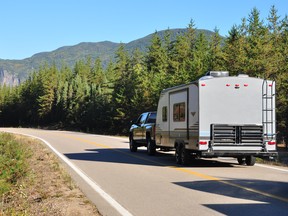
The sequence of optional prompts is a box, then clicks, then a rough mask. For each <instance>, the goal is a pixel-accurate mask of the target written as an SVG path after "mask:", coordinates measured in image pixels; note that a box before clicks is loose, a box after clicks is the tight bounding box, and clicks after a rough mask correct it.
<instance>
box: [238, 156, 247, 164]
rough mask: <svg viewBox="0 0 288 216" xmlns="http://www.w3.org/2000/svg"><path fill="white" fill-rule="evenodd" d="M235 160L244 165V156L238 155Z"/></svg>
mask: <svg viewBox="0 0 288 216" xmlns="http://www.w3.org/2000/svg"><path fill="white" fill-rule="evenodd" d="M237 161H238V163H239V165H244V164H245V158H244V157H238V158H237Z"/></svg>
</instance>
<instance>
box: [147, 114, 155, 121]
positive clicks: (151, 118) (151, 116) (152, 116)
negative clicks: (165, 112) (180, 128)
mask: <svg viewBox="0 0 288 216" xmlns="http://www.w3.org/2000/svg"><path fill="white" fill-rule="evenodd" d="M147 123H156V113H151V114H150V116H149V118H148V120H147Z"/></svg>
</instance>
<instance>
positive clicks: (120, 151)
mask: <svg viewBox="0 0 288 216" xmlns="http://www.w3.org/2000/svg"><path fill="white" fill-rule="evenodd" d="M0 131H5V132H11V133H18V134H23V135H29V136H32V137H34V138H37V139H40V140H42V141H43V142H44V143H45V145H47V146H48V147H49V148H50V149H51V150H52V151H54V153H55V154H57V155H58V156H59V157H60V159H61V160H62V161H63V163H64V164H66V165H65V166H66V167H67V169H68V171H69V172H70V173H71V175H72V177H73V179H74V180H75V181H76V183H77V184H78V185H79V187H80V188H81V190H82V191H83V192H84V193H85V194H86V195H87V197H88V198H89V199H90V200H91V201H92V202H93V203H95V205H96V206H97V208H98V209H99V211H100V213H101V214H103V215H109V216H110V215H112V216H114V215H127V216H128V215H135V216H147V215H149V216H154V215H155V216H162V215H163V216H170V215H171V216H175V215H177V216H182V215H183V216H184V215H185V216H186V215H201V216H205V215H261V216H263V215H269V216H271V215H273V216H275V215H288V167H281V166H271V165H262V164H256V165H255V166H252V167H248V166H241V165H238V163H237V161H236V160H235V159H233V158H219V159H201V160H200V159H199V160H196V161H194V162H193V163H191V164H189V165H188V166H185V167H181V166H177V165H176V164H175V160H174V155H173V154H174V152H157V153H156V156H148V155H147V153H146V149H145V148H139V149H138V151H137V152H136V153H131V152H130V150H129V143H128V139H127V138H121V137H110V136H100V135H92V134H85V133H77V132H69V131H53V130H38V129H25V128H17V129H16V128H0Z"/></svg>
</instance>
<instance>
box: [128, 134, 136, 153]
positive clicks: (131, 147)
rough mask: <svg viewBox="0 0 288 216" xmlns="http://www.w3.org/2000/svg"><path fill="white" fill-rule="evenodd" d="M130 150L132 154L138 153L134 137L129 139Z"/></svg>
mask: <svg viewBox="0 0 288 216" xmlns="http://www.w3.org/2000/svg"><path fill="white" fill-rule="evenodd" d="M129 148H130V151H131V152H137V145H136V142H135V141H134V140H133V136H130V137H129Z"/></svg>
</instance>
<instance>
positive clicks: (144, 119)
mask: <svg viewBox="0 0 288 216" xmlns="http://www.w3.org/2000/svg"><path fill="white" fill-rule="evenodd" d="M155 123H156V112H145V113H142V114H141V115H140V116H139V117H138V119H137V120H136V121H132V125H131V127H130V131H129V147H130V151H131V152H136V151H137V148H138V147H141V146H145V147H147V152H148V154H149V155H153V154H155V152H156V145H155Z"/></svg>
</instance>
